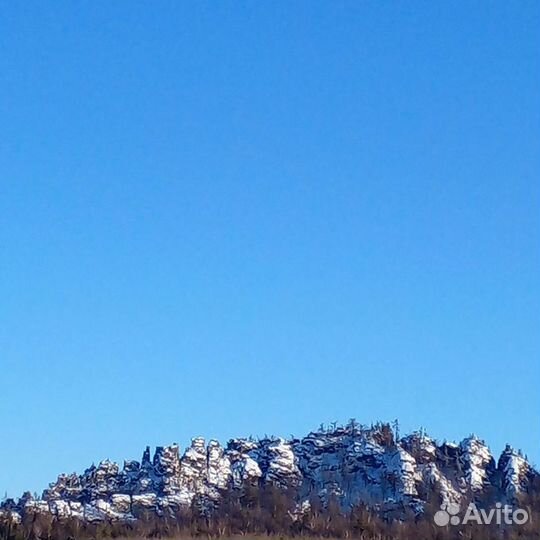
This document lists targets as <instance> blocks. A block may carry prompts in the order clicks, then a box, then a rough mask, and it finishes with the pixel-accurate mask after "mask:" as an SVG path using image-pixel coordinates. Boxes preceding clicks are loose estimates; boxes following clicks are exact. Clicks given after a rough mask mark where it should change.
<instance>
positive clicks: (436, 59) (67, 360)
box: [0, 1, 540, 495]
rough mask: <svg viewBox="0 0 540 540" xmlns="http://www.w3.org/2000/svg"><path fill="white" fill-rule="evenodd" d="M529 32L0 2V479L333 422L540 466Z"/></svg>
mask: <svg viewBox="0 0 540 540" xmlns="http://www.w3.org/2000/svg"><path fill="white" fill-rule="evenodd" d="M539 25H540V4H539V3H538V2H534V1H523V2H519V3H516V2H503V1H496V2H489V3H485V2H462V3H441V2H431V1H429V2H420V1H414V2H397V3H396V2H375V1H373V2H352V1H351V2H315V1H314V2H308V1H301V2H270V3H269V2H229V1H226V2H193V3H189V2H176V1H171V2H165V1H148V2H135V1H133V2H132V1H130V2H127V1H124V2H122V1H119V2H109V1H101V2H100V1H93V2H60V1H59V2H54V3H44V2H32V1H29V2H3V3H2V6H1V7H0V46H1V50H2V53H1V55H0V74H1V80H2V83H1V85H0V140H1V146H0V168H1V176H2V180H1V191H0V247H1V267H0V297H1V301H0V323H1V324H0V355H1V356H0V362H1V366H0V367H1V370H0V373H1V376H0V377H1V378H0V401H1V403H0V426H1V428H0V429H1V433H2V437H1V438H2V444H1V445H0V461H1V463H2V465H1V466H0V491H1V494H3V492H4V491H6V490H7V491H8V493H9V494H10V495H18V494H19V493H20V492H21V491H22V490H23V489H25V488H28V489H30V490H39V491H40V490H41V489H42V488H44V487H45V486H46V484H47V483H48V482H49V481H51V480H53V479H54V478H55V477H56V475H57V474H58V473H59V472H62V471H66V472H69V471H74V470H77V471H82V470H83V469H84V468H85V467H86V466H88V465H89V464H90V463H92V461H96V462H97V461H98V460H100V459H103V458H106V457H109V458H112V459H117V460H121V459H123V458H138V457H140V454H141V453H142V450H143V447H144V446H145V445H146V444H151V445H156V444H167V443H172V442H174V441H176V442H178V443H180V445H181V446H182V448H183V447H185V445H186V444H187V443H188V442H189V439H190V437H191V436H194V435H198V434H200V435H203V436H206V437H216V438H218V439H220V440H223V441H225V440H226V439H227V438H228V437H231V436H235V435H249V434H253V435H264V434H265V433H275V434H278V435H284V436H288V435H289V434H291V433H292V434H295V435H301V434H303V433H306V432H307V431H309V430H310V429H313V428H316V427H317V426H318V425H319V423H321V422H330V421H333V420H337V421H342V422H346V421H347V420H348V419H349V418H350V417H356V418H357V419H358V420H359V421H361V422H365V423H368V422H371V421H375V420H377V419H383V420H392V419H394V418H396V417H397V418H399V419H400V420H401V423H402V430H409V429H414V428H417V427H419V426H424V427H425V428H426V429H427V430H428V431H429V432H430V433H432V434H433V435H434V436H436V437H438V438H444V437H447V438H450V439H453V438H455V439H459V438H461V437H463V436H466V435H468V434H470V433H471V432H476V433H478V434H479V435H481V436H482V437H484V438H485V439H486V440H487V441H488V442H489V444H490V445H491V446H492V448H493V449H494V450H495V451H500V450H501V448H502V447H503V445H504V443H505V442H506V441H507V440H508V441H510V442H511V443H513V444H514V445H515V446H517V447H520V448H522V449H523V450H524V451H525V452H527V453H528V454H529V456H530V457H531V458H532V459H533V460H534V461H535V462H536V463H539V462H540V449H539V441H540V425H539V411H540V395H539V391H538V388H539V382H540V381H539V379H540V332H539V329H540V272H539V263H540V182H539V173H540V145H539V143H540V93H539V88H540V49H539V47H538V43H539V30H538V28H539Z"/></svg>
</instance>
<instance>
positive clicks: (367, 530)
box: [0, 481, 540, 540]
mask: <svg viewBox="0 0 540 540" xmlns="http://www.w3.org/2000/svg"><path fill="white" fill-rule="evenodd" d="M434 493H435V492H434ZM295 495H296V494H295V493H294V491H293V490H283V489H280V488H277V487H274V486H264V487H254V486H246V487H245V488H244V489H242V490H239V491H231V492H228V493H227V494H225V495H224V496H223V498H222V500H221V501H220V504H219V506H216V507H214V508H212V509H209V508H208V506H207V503H206V502H205V501H204V500H202V499H201V500H199V499H195V500H194V501H193V504H192V506H191V508H185V509H183V510H180V511H178V512H177V513H176V514H171V515H169V516H157V515H156V514H155V513H151V512H147V513H142V514H140V515H139V516H138V519H137V521H135V522H131V523H120V522H99V523H83V522H81V521H78V520H76V519H58V518H55V517H54V516H51V515H46V514H26V515H24V516H23V518H22V521H21V522H20V523H17V522H15V521H14V520H12V519H10V518H9V517H7V516H4V517H3V518H2V519H1V522H0V539H1V540H68V539H72V540H79V539H81V540H89V539H96V540H100V539H105V538H188V537H205V538H226V537H233V536H249V537H261V536H270V537H276V538H298V537H310V538H358V539H363V540H375V539H377V540H383V539H388V540H391V539H400V540H401V539H402V540H422V539H425V540H492V539H500V540H517V539H522V540H528V539H531V540H532V539H535V540H536V539H538V527H539V524H540V483H539V482H538V481H535V483H534V485H533V486H532V489H531V491H530V493H525V494H522V495H521V496H520V500H519V501H518V506H519V507H520V508H523V509H525V510H527V512H528V513H529V516H530V519H529V521H528V523H526V524H524V525H520V526H516V525H505V526H500V525H495V524H493V525H476V524H475V525H458V526H447V527H439V526H437V525H435V523H434V521H433V514H434V512H436V511H437V510H439V501H438V500H437V497H436V496H435V495H433V497H431V498H430V499H428V503H427V505H426V508H425V511H424V513H423V514H422V515H421V516H415V515H414V513H413V512H412V511H411V510H409V509H405V508H403V509H401V510H399V509H398V510H396V509H395V508H394V509H393V511H392V512H391V513H388V512H386V513H384V512H381V511H376V510H373V509H369V508H368V507H366V506H363V505H359V506H355V507H353V508H350V509H349V510H348V511H344V510H343V509H340V507H339V506H338V505H337V504H335V503H333V502H330V503H329V504H328V505H325V506H323V505H322V504H320V502H319V501H317V500H313V501H310V508H307V509H304V510H303V511H302V512H299V511H298V506H297V504H296V502H295V500H296V497H295Z"/></svg>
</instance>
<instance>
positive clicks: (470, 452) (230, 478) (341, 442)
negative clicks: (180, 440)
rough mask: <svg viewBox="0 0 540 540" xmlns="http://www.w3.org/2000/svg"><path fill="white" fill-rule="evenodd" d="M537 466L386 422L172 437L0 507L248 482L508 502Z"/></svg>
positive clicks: (404, 503) (178, 498) (215, 492)
mask: <svg viewBox="0 0 540 540" xmlns="http://www.w3.org/2000/svg"><path fill="white" fill-rule="evenodd" d="M536 475H538V473H537V472H536V471H535V470H534V469H533V468H532V467H531V466H530V465H529V464H528V463H527V461H526V459H525V458H524V457H523V456H522V455H521V454H519V453H517V452H515V451H514V450H513V449H512V448H511V447H507V448H506V449H505V450H504V452H503V453H502V455H501V456H500V458H499V459H498V461H497V462H495V459H494V458H493V456H492V455H491V453H490V451H489V449H488V447H487V446H486V445H485V443H484V442H483V441H481V440H480V439H478V438H477V437H474V436H471V437H468V438H466V439H464V440H463V441H461V443H459V444H451V443H442V444H438V443H437V442H436V441H434V440H433V439H431V438H430V437H428V436H427V435H425V434H423V433H412V434H411V435H408V436H406V437H403V438H401V439H400V440H398V441H395V436H394V433H393V432H392V430H391V429H390V427H389V426H388V425H382V424H381V425H377V426H375V427H371V428H365V427H362V426H359V425H356V424H354V423H352V424H350V425H348V426H347V427H339V428H333V429H329V430H319V431H317V432H312V433H310V434H308V435H307V436H306V437H304V438H302V439H291V440H285V439H281V438H267V439H262V440H258V441H254V440H251V439H233V440H231V441H229V442H228V443H227V445H226V446H225V447H222V446H221V445H220V444H219V443H218V442H217V441H213V440H212V441H210V442H209V443H208V444H205V441H204V439H201V438H195V439H193V440H192V442H191V445H190V446H189V447H188V448H187V449H186V450H185V451H184V453H183V454H182V455H180V450H179V447H178V446H177V445H176V444H173V445H171V446H165V447H158V448H156V450H155V452H154V455H153V456H152V457H151V452H150V448H148V447H147V448H146V450H145V451H144V453H143V456H142V459H141V461H140V462H138V461H126V462H125V463H124V466H123V467H122V468H120V467H119V466H118V464H116V463H113V462H111V461H108V460H106V461H102V462H101V463H99V464H98V465H97V466H95V465H92V466H91V467H90V468H88V469H87V470H86V471H84V473H82V474H81V475H77V474H69V475H66V474H62V475H60V476H59V477H58V479H57V480H56V482H54V483H52V484H50V487H49V488H48V489H46V490H45V491H44V493H43V496H42V498H41V499H37V500H36V499H34V498H32V497H31V496H30V495H29V494H25V495H24V496H23V497H21V499H19V501H18V502H15V501H6V502H4V504H3V506H2V510H0V511H2V512H10V513H11V514H12V516H13V517H15V519H20V518H21V517H22V516H24V515H25V514H28V513H34V512H40V513H50V514H53V515H55V516H58V517H76V518H79V519H82V520H86V521H100V520H125V521H129V520H133V519H136V518H137V516H139V515H141V513H143V512H155V513H157V514H159V515H167V514H171V515H172V514H174V513H175V512H177V511H178V510H180V509H181V508H183V507H188V506H190V505H191V504H192V503H193V501H194V499H197V501H203V502H204V504H206V505H207V506H208V508H211V507H212V505H214V504H218V503H219V500H220V498H221V497H223V495H224V494H226V492H227V490H230V489H240V488H241V487H242V486H244V485H245V484H246V483H249V484H252V485H265V484H272V485H274V486H277V487H279V488H283V489H285V488H294V491H295V494H296V495H295V496H296V498H297V499H298V502H299V504H300V507H301V506H302V504H304V505H305V504H307V503H306V501H309V500H313V497H317V498H319V499H320V500H321V502H322V504H326V503H328V502H329V501H330V500H331V499H333V500H336V501H338V502H339V503H340V504H341V505H342V506H343V507H350V506H351V505H354V504H356V503H359V502H363V503H366V504H368V505H371V506H375V507H378V508H390V509H391V508H402V509H403V508H410V509H411V510H412V511H414V512H421V511H422V509H423V507H424V504H425V503H426V501H427V500H428V499H429V498H430V497H433V495H435V496H437V497H438V498H439V499H440V500H441V501H442V502H459V501H461V500H462V498H464V497H470V496H472V497H477V498H481V497H482V496H484V495H486V496H487V494H489V496H490V497H491V498H493V497H495V498H496V499H497V500H499V501H501V502H511V501H512V500H513V499H514V498H515V497H516V496H517V495H518V494H519V493H520V492H521V491H523V490H526V489H527V487H528V485H529V484H530V482H532V480H533V478H534V477H535V476H536Z"/></svg>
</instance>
